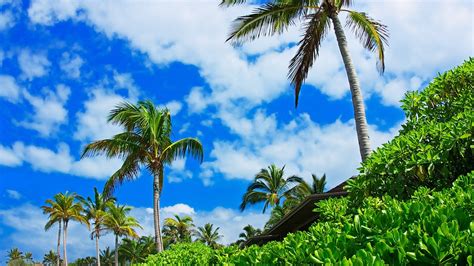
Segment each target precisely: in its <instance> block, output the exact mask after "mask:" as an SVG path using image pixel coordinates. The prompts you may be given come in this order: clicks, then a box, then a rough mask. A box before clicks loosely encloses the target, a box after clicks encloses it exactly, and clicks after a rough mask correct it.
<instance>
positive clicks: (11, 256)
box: [7, 248, 23, 262]
mask: <svg viewBox="0 0 474 266" xmlns="http://www.w3.org/2000/svg"><path fill="white" fill-rule="evenodd" d="M7 257H8V261H9V262H11V261H15V260H20V259H23V252H21V251H20V250H19V249H18V248H12V249H10V250H9V251H8V254H7Z"/></svg>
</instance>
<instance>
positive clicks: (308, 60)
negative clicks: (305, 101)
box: [288, 12, 330, 106]
mask: <svg viewBox="0 0 474 266" xmlns="http://www.w3.org/2000/svg"><path fill="white" fill-rule="evenodd" d="M329 27H330V20H329V17H328V16H327V15H326V13H325V12H318V13H315V14H313V15H311V19H309V21H308V22H307V23H306V25H305V34H304V36H303V39H302V40H301V41H300V42H299V44H298V45H299V48H298V51H297V52H296V55H295V56H294V57H293V58H292V59H291V61H290V66H289V72H288V78H289V79H290V80H291V84H292V85H293V86H295V106H298V99H299V94H300V90H301V86H302V85H303V82H304V81H305V79H306V77H307V76H308V72H309V69H310V68H311V67H312V66H313V63H314V61H315V59H316V57H317V56H318V54H319V47H320V46H321V42H322V41H323V39H324V37H325V36H326V33H327V31H328V29H329Z"/></svg>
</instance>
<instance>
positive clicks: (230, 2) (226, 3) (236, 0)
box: [219, 0, 247, 7]
mask: <svg viewBox="0 0 474 266" xmlns="http://www.w3.org/2000/svg"><path fill="white" fill-rule="evenodd" d="M246 2H247V0H222V1H221V3H220V4H219V6H222V7H230V6H235V5H240V4H245V3H246Z"/></svg>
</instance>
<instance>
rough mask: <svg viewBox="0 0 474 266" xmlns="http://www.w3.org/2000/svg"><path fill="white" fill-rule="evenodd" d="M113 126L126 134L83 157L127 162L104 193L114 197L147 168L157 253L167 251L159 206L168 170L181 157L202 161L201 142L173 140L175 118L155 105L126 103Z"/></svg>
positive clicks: (116, 112) (116, 111) (90, 147)
mask: <svg viewBox="0 0 474 266" xmlns="http://www.w3.org/2000/svg"><path fill="white" fill-rule="evenodd" d="M108 119H109V122H112V123H113V124H117V125H120V126H122V127H123V128H124V129H125V131H124V132H122V133H119V134H117V135H115V136H113V137H112V138H110V139H104V140H99V141H95V142H93V143H91V144H89V145H87V146H86V148H85V149H84V152H83V155H82V156H93V155H97V154H105V155H106V156H107V157H119V158H123V159H124V162H123V165H122V167H121V168H120V169H118V170H117V171H116V172H115V173H114V174H113V175H112V176H111V177H110V179H109V180H108V181H107V183H106V186H105V188H104V193H105V194H106V195H109V194H110V193H112V191H113V190H114V188H115V187H116V185H118V184H121V183H123V182H124V181H126V180H133V179H135V178H137V177H138V175H139V170H140V168H141V167H142V166H143V167H145V168H146V169H148V170H150V172H151V173H152V175H153V211H154V226H155V242H156V246H157V251H158V252H159V251H161V250H163V245H162V241H161V232H160V224H159V220H160V219H159V204H160V195H161V190H162V189H163V179H164V171H163V169H164V166H165V165H168V164H171V163H172V162H173V160H175V159H176V158H178V157H184V156H186V155H187V154H190V155H191V156H192V157H195V158H197V159H198V160H199V161H202V159H203V156H204V153H203V150H202V145H201V143H200V142H199V140H197V139H195V138H184V139H180V140H178V141H175V142H173V141H172V140H171V128H172V124H171V115H170V112H169V111H168V110H167V109H158V108H156V107H155V106H154V104H153V103H152V102H151V101H143V102H138V104H137V105H133V104H130V103H122V104H120V105H118V106H117V107H116V108H115V109H113V110H112V111H111V113H110V115H109V118H108Z"/></svg>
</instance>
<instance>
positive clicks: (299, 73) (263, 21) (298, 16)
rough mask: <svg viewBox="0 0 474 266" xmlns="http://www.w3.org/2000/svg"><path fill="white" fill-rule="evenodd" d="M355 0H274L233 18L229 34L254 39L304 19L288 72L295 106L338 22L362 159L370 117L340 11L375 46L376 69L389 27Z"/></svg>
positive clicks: (226, 2)
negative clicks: (352, 7) (355, 4)
mask: <svg viewBox="0 0 474 266" xmlns="http://www.w3.org/2000/svg"><path fill="white" fill-rule="evenodd" d="M245 2H247V1H246V0H223V1H222V3H221V5H223V6H232V5H236V4H242V3H245ZM351 3H352V0H304V1H300V0H273V1H269V2H267V3H266V4H263V5H262V6H261V7H259V8H257V9H256V10H255V11H254V12H253V13H252V14H250V15H246V16H242V17H239V18H237V19H236V20H235V22H234V26H233V28H232V32H231V34H230V36H229V38H228V39H227V40H228V41H229V40H231V41H232V42H234V43H240V42H243V41H248V40H254V39H256V38H258V37H260V36H269V35H275V34H281V33H283V32H284V31H285V30H287V28H288V27H289V26H291V25H294V24H296V23H300V22H302V23H303V25H304V26H303V29H304V34H303V38H302V39H301V40H300V41H299V43H298V45H299V48H298V50H297V52H296V55H295V56H294V57H293V58H292V59H291V62H290V65H289V73H288V77H289V79H290V80H291V83H292V85H294V87H295V106H297V105H298V97H299V93H300V90H301V85H302V84H303V82H304V81H305V79H306V77H307V76H308V72H309V70H310V68H311V67H312V65H313V63H314V61H315V60H316V58H317V56H318V54H319V48H320V46H321V43H322V41H323V39H324V37H326V35H327V33H328V31H329V30H330V28H331V22H332V25H333V26H334V31H335V34H336V39H337V43H338V46H339V50H340V52H341V55H342V59H343V61H344V66H345V68H346V73H347V78H348V80H349V87H350V90H351V94H352V104H353V109H354V117H355V124H356V130H357V137H358V141H359V150H360V154H361V158H362V161H364V160H365V159H366V158H367V156H368V155H369V153H370V143H369V134H368V126H367V119H366V117H365V108H364V99H363V97H362V92H361V89H360V85H359V79H358V77H357V75H356V71H355V68H354V65H353V63H352V59H351V57H350V55H349V49H348V47H347V40H346V36H345V33H344V30H343V27H342V25H341V22H340V21H339V14H340V13H342V12H344V13H347V23H346V27H347V28H349V30H351V31H353V32H354V33H355V35H356V36H357V37H358V38H359V39H360V41H361V42H362V45H363V46H364V47H365V48H366V49H368V50H369V51H376V54H377V57H378V63H377V66H378V69H379V71H380V73H383V71H384V69H385V63H384V44H386V43H387V38H388V30H387V27H386V26H385V25H382V24H381V23H380V22H378V21H376V20H374V19H372V18H370V17H369V16H368V15H367V14H366V13H364V12H357V11H354V10H349V9H348V7H349V6H350V5H351Z"/></svg>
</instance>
